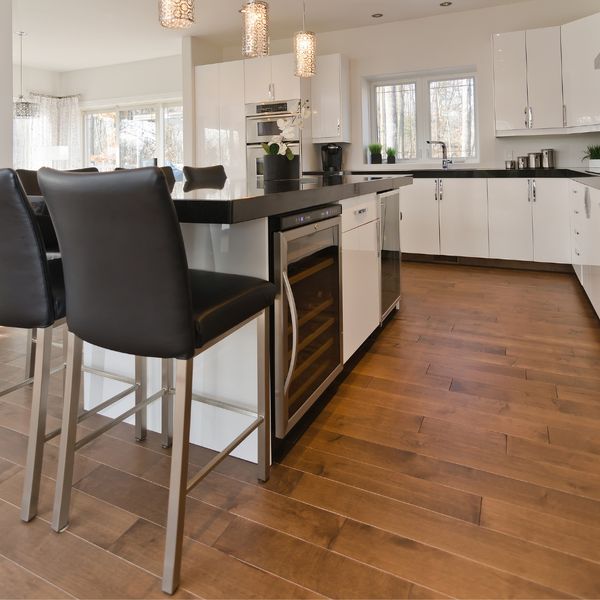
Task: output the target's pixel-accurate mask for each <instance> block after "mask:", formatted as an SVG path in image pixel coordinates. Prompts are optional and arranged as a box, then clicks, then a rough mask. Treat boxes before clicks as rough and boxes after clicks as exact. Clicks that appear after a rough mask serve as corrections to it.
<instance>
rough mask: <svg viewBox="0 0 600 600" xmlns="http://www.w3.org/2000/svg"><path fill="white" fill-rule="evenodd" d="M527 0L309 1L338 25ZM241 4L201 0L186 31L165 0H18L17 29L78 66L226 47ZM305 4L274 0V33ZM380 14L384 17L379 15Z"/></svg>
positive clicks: (28, 54)
mask: <svg viewBox="0 0 600 600" xmlns="http://www.w3.org/2000/svg"><path fill="white" fill-rule="evenodd" d="M521 1H523V0H454V3H453V5H452V6H451V7H449V8H441V7H440V2H441V0H306V9H307V28H309V29H312V30H314V31H316V32H323V31H332V30H339V29H347V28H350V27H362V26H365V25H373V24H375V23H386V22H390V21H401V20H406V19H414V18H418V17H425V16H431V15H436V14H445V13H451V12H457V11H463V10H471V9H474V8H484V7H490V6H496V5H500V4H513V3H516V2H521ZM241 5H242V0H196V24H195V25H194V27H193V28H192V29H191V30H187V31H184V32H182V31H168V30H165V29H163V28H161V27H160V25H159V24H158V0H13V6H14V14H13V20H14V29H15V31H18V30H22V31H25V32H26V33H27V37H26V38H25V42H24V44H25V48H24V62H25V64H26V65H28V66H31V67H37V68H43V69H50V70H53V71H71V70H74V69H83V68H89V67H97V66H102V65H110V64H117V63H124V62H132V61H137V60H144V59H150V58H157V57H160V56H170V55H174V54H179V53H180V51H181V37H183V36H184V35H190V34H191V35H197V36H204V37H206V38H208V39H210V40H211V41H212V42H214V43H216V44H219V45H221V46H229V45H233V44H236V43H238V41H239V40H240V35H241V33H240V31H241V15H240V14H239V12H238V11H239V9H240V7H241ZM301 6H302V2H301V0H270V7H271V37H272V38H273V39H281V38H285V37H287V36H290V35H291V34H292V33H293V32H294V31H296V30H298V29H299V26H300V23H301ZM373 13H383V15H384V16H383V17H382V18H380V19H373V18H372V17H371V15H372V14H373ZM16 51H17V41H16V36H15V52H16ZM16 56H17V55H15V57H16Z"/></svg>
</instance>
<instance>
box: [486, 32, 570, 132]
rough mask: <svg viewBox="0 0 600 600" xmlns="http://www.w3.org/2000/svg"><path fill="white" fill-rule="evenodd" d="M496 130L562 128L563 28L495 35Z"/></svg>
mask: <svg viewBox="0 0 600 600" xmlns="http://www.w3.org/2000/svg"><path fill="white" fill-rule="evenodd" d="M494 90H495V92H494V93H495V103H496V130H497V131H513V130H523V129H553V128H561V127H563V121H564V118H563V97H562V65H561V48H560V27H548V28H545V29H533V30H530V31H514V32H511V33H497V34H495V35H494Z"/></svg>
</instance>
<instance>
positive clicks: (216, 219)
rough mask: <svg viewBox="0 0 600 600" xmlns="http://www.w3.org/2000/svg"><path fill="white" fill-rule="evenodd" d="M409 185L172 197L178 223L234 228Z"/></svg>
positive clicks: (351, 179)
mask: <svg viewBox="0 0 600 600" xmlns="http://www.w3.org/2000/svg"><path fill="white" fill-rule="evenodd" d="M411 184H412V177H410V176H406V175H404V176H398V175H390V174H385V175H369V176H362V175H343V176H342V175H340V176H337V175H336V176H333V177H323V176H317V175H310V176H303V177H302V178H300V179H294V180H286V181H274V182H271V183H270V185H268V187H267V189H266V190H265V192H264V193H262V194H260V195H249V194H248V186H247V182H246V180H245V179H244V180H235V179H228V180H226V182H225V184H224V185H223V187H222V188H220V189H214V188H208V189H199V190H195V191H193V192H188V193H184V192H178V191H177V190H176V191H175V192H174V193H173V203H174V204H175V209H176V210H177V216H178V217H179V221H180V222H181V223H216V224H234V223H243V222H245V221H254V220H255V219H262V218H265V217H273V216H276V215H284V214H287V213H292V212H297V211H300V210H304V209H311V208H314V207H316V206H322V205H323V204H333V203H335V202H338V201H340V200H347V199H348V198H354V197H355V196H362V195H364V194H372V193H376V192H385V191H389V190H393V189H397V188H400V187H403V186H405V185H411ZM29 200H30V202H31V204H32V206H33V209H34V211H35V213H36V214H37V215H38V216H39V217H46V216H47V217H48V218H49V215H48V212H47V208H46V205H45V202H44V198H43V197H41V196H30V197H29Z"/></svg>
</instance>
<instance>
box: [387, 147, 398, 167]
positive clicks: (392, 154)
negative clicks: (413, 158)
mask: <svg viewBox="0 0 600 600" xmlns="http://www.w3.org/2000/svg"><path fill="white" fill-rule="evenodd" d="M385 153H386V154H387V163H388V165H393V164H396V148H388V149H387V150H386V151H385Z"/></svg>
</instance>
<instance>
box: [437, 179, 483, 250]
mask: <svg viewBox="0 0 600 600" xmlns="http://www.w3.org/2000/svg"><path fill="white" fill-rule="evenodd" d="M440 244H441V253H442V254H443V255H444V256H472V257H479V258H488V257H489V254H490V251H489V239H488V203H487V180H486V179H454V178H452V179H442V180H441V189H440Z"/></svg>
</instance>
